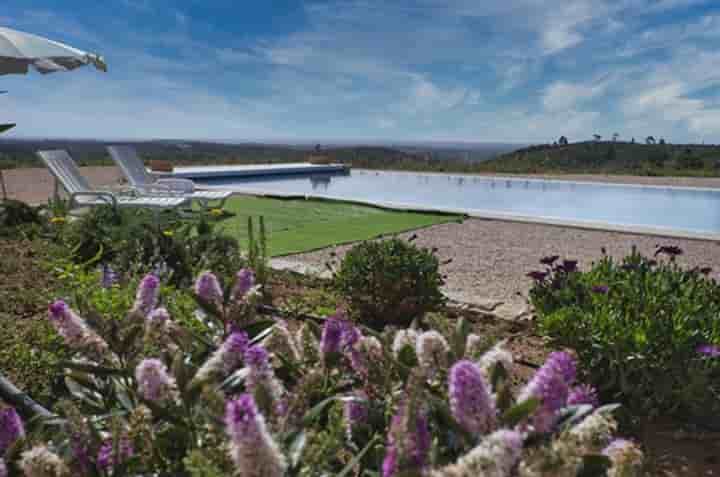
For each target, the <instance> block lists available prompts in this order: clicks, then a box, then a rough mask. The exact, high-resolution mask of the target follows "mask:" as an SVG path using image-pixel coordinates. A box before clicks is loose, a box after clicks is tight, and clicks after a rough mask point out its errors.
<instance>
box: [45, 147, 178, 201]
mask: <svg viewBox="0 0 720 477" xmlns="http://www.w3.org/2000/svg"><path fill="white" fill-rule="evenodd" d="M37 155H38V156H39V157H40V159H42V161H43V162H44V163H45V165H46V166H47V168H48V169H49V170H50V172H51V173H52V175H53V176H55V178H56V179H57V180H58V181H59V182H60V184H62V186H63V187H64V188H65V190H66V191H67V193H68V194H69V195H70V208H71V209H73V208H76V207H92V206H98V205H110V206H112V207H113V208H115V209H117V208H120V207H139V208H149V209H154V210H162V209H175V208H178V207H181V206H184V205H187V206H189V205H190V201H189V199H187V198H184V197H155V196H145V195H138V194H133V195H124V194H116V193H113V192H109V191H102V190H97V189H93V188H92V187H91V186H90V184H89V183H88V181H87V180H86V179H85V177H83V175H82V174H80V169H78V166H77V164H75V161H74V160H73V159H72V157H70V154H68V153H67V151H63V150H55V151H38V152H37Z"/></svg>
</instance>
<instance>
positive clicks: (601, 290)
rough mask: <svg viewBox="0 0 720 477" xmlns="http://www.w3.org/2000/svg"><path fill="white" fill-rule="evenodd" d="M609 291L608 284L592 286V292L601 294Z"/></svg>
mask: <svg viewBox="0 0 720 477" xmlns="http://www.w3.org/2000/svg"><path fill="white" fill-rule="evenodd" d="M608 291H610V288H608V286H607V285H595V286H594V287H592V292H593V293H597V294H599V295H607V293H608Z"/></svg>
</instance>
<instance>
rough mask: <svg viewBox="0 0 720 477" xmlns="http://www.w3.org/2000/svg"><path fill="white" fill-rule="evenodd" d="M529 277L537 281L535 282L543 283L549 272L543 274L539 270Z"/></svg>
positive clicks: (529, 274)
mask: <svg viewBox="0 0 720 477" xmlns="http://www.w3.org/2000/svg"><path fill="white" fill-rule="evenodd" d="M527 276H528V277H530V278H532V279H533V280H535V281H538V282H541V281H543V280H545V277H547V276H548V273H547V272H541V271H538V270H533V271H532V272H529V273H528V274H527Z"/></svg>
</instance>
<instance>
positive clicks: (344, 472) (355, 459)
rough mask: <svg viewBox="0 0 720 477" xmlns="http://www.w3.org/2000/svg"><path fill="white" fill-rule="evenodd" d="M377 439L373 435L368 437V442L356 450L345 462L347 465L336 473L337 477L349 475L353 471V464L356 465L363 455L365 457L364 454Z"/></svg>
mask: <svg viewBox="0 0 720 477" xmlns="http://www.w3.org/2000/svg"><path fill="white" fill-rule="evenodd" d="M377 440H378V436H377V435H374V436H373V437H372V439H370V442H368V443H367V445H366V446H365V447H363V449H362V450H361V451H360V452H358V453H357V454H356V455H355V457H353V458H352V459H351V460H350V462H348V463H347V465H346V466H345V467H344V468H343V470H341V471H340V473H339V474H338V475H337V477H345V476H347V475H350V472H352V471H353V469H354V468H355V466H357V465H358V464H359V463H360V461H361V460H362V458H363V457H365V454H367V453H368V452H369V451H370V449H372V446H373V445H375V442H376V441H377Z"/></svg>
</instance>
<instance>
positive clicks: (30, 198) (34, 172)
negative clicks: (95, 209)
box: [0, 164, 122, 204]
mask: <svg viewBox="0 0 720 477" xmlns="http://www.w3.org/2000/svg"><path fill="white" fill-rule="evenodd" d="M0 167H2V164H0ZM80 171H81V172H82V174H83V175H84V176H85V177H86V178H87V180H88V181H90V183H91V184H92V185H93V186H110V185H116V184H119V183H120V181H121V179H122V173H121V172H120V170H119V169H118V168H116V167H81V168H80ZM2 175H3V177H4V178H5V187H6V188H7V195H8V198H9V199H16V200H22V201H23V202H28V203H30V204H43V203H45V202H47V200H48V199H49V198H50V197H52V195H53V190H54V184H55V182H54V179H53V177H52V176H51V175H50V173H49V172H48V170H47V169H41V168H32V169H30V168H28V169H8V170H4V171H2ZM0 198H2V190H1V189H0Z"/></svg>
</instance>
